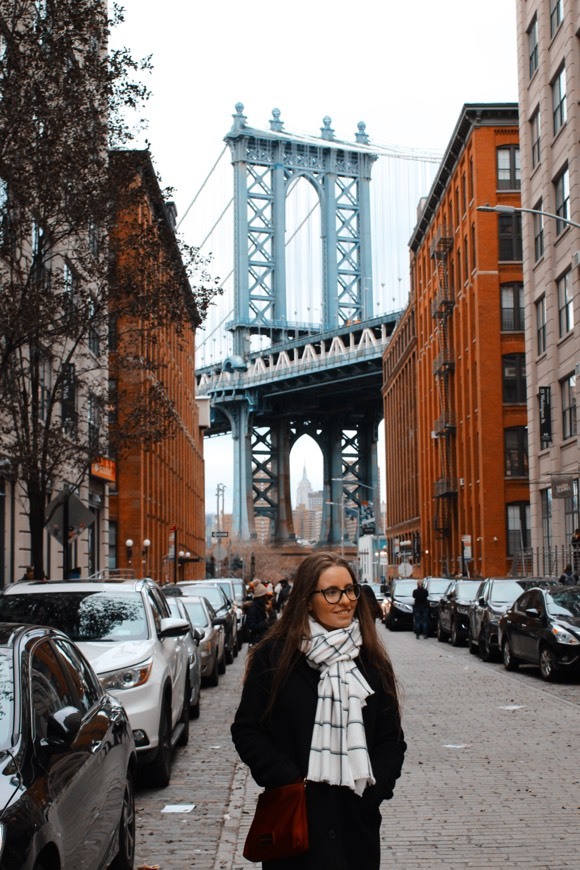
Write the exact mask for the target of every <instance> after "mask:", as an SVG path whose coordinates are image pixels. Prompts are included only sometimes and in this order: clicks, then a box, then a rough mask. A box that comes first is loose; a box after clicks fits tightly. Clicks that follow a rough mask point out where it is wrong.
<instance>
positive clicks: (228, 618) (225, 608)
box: [177, 580, 238, 674]
mask: <svg viewBox="0 0 580 870" xmlns="http://www.w3.org/2000/svg"><path fill="white" fill-rule="evenodd" d="M177 586H178V588H180V589H182V590H183V592H184V593H185V594H186V595H190V594H193V595H203V597H204V598H207V600H208V601H209V603H210V604H211V606H212V607H213V609H214V610H215V612H216V614H217V616H218V617H221V618H222V619H223V620H224V643H225V657H224V659H223V660H222V661H221V662H220V674H225V671H226V664H227V665H231V664H232V663H233V661H234V658H235V656H237V654H238V637H237V632H238V624H237V617H236V612H235V610H234V604H233V602H232V601H230V599H229V598H228V596H227V595H226V593H225V592H224V590H223V589H222V588H221V587H220V586H219V585H217V581H215V580H185V581H182V582H180V583H178V584H177ZM186 590H189V591H186Z"/></svg>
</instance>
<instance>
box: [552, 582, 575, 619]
mask: <svg viewBox="0 0 580 870" xmlns="http://www.w3.org/2000/svg"><path fill="white" fill-rule="evenodd" d="M546 605H547V607H548V613H549V614H550V615H551V616H566V617H579V616H580V589H575V588H574V587H572V588H567V587H566V586H565V587H564V588H563V589H554V590H550V591H549V592H548V593H547V594H546Z"/></svg>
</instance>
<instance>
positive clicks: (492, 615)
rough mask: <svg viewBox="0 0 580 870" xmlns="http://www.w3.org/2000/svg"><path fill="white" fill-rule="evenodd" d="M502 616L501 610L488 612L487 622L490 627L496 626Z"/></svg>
mask: <svg viewBox="0 0 580 870" xmlns="http://www.w3.org/2000/svg"><path fill="white" fill-rule="evenodd" d="M502 616H503V611H502V610H490V611H489V621H490V623H491V624H492V625H497V624H498V622H499V621H500V619H501V618H502Z"/></svg>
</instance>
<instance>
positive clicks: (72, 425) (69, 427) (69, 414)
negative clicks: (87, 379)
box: [61, 363, 77, 438]
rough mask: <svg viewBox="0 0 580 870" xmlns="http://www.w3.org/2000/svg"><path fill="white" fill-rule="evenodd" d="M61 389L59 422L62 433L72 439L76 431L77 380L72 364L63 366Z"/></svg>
mask: <svg viewBox="0 0 580 870" xmlns="http://www.w3.org/2000/svg"><path fill="white" fill-rule="evenodd" d="M61 379H62V387H61V422H62V428H63V431H64V432H65V433H66V435H68V436H69V437H70V438H74V437H75V435H76V431H77V396H76V393H77V380H76V372H75V366H74V363H66V364H65V365H64V366H63V369H62V374H61Z"/></svg>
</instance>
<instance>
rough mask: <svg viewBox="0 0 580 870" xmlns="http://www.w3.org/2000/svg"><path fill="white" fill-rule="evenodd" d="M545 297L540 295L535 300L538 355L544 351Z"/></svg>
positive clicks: (545, 326) (545, 328)
mask: <svg viewBox="0 0 580 870" xmlns="http://www.w3.org/2000/svg"><path fill="white" fill-rule="evenodd" d="M546 330H547V323H546V297H545V296H542V298H541V299H539V300H538V301H537V302H536V335H537V340H538V355H540V354H542V353H546Z"/></svg>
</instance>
